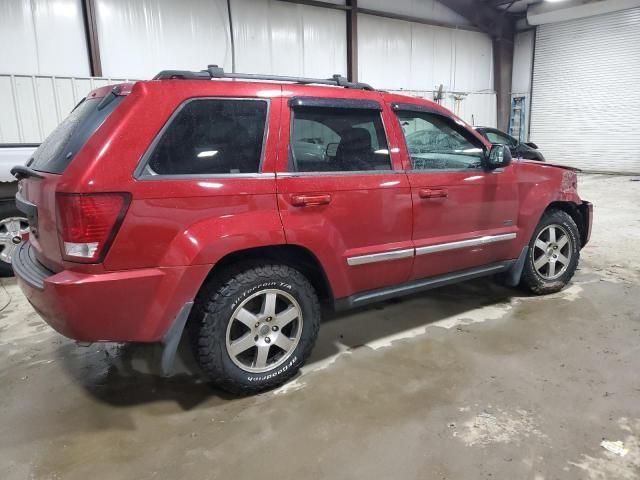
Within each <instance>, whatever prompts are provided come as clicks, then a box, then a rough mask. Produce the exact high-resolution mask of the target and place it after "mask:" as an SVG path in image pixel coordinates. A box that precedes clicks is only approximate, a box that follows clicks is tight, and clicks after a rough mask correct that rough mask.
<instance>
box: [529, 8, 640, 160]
mask: <svg viewBox="0 0 640 480" xmlns="http://www.w3.org/2000/svg"><path fill="white" fill-rule="evenodd" d="M530 139H531V141H532V142H535V143H536V144H538V146H539V147H540V149H541V151H542V152H543V153H544V155H545V157H547V159H548V160H549V161H551V162H557V163H563V164H566V165H571V166H575V167H579V168H583V169H585V170H593V171H606V172H633V173H640V8H633V9H628V10H622V11H619V12H615V13H609V14H606V15H599V16H595V17H589V18H584V19H579V20H571V21H567V22H561V23H554V24H548V25H541V26H539V27H538V29H537V33H536V46H535V60H534V72H533V91H532V107H531V135H530Z"/></svg>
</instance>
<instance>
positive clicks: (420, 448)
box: [0, 176, 640, 480]
mask: <svg viewBox="0 0 640 480" xmlns="http://www.w3.org/2000/svg"><path fill="white" fill-rule="evenodd" d="M579 187H580V191H581V193H582V195H583V197H584V198H586V199H589V200H591V201H593V202H594V203H595V205H596V218H595V224H594V232H593V237H592V243H591V244H590V245H589V246H588V248H586V250H584V252H583V257H582V262H581V267H580V270H579V271H578V273H577V275H576V277H575V279H574V281H573V283H572V284H571V285H570V286H569V287H568V288H567V289H565V290H564V291H563V292H561V293H559V294H555V295H551V296H548V297H544V298H540V297H528V296H526V295H523V294H522V293H520V292H518V291H514V290H509V289H505V288H502V287H499V286H497V285H494V284H492V283H491V282H488V281H486V280H485V281H476V282H470V283H466V284H462V285H459V286H455V287H449V288H443V289H440V290H436V291H432V292H430V293H428V294H423V295H416V296H413V297H408V298H405V299H402V300H400V301H395V302H388V303H385V304H382V305H379V306H376V307H372V308H369V309H362V310H359V311H356V312H351V313H349V314H346V315H340V316H334V317H333V318H329V319H327V321H326V322H325V323H324V324H323V327H322V328H321V330H320V339H319V341H318V344H317V346H316V349H315V352H314V354H313V357H312V359H311V363H310V364H309V365H308V366H307V367H305V368H304V370H303V373H302V374H301V375H299V376H298V377H297V378H296V379H295V380H294V381H292V382H290V383H289V384H287V385H285V386H284V387H281V388H280V389H278V390H276V391H273V392H270V393H266V394H263V395H259V396H254V397H250V398H241V399H237V398H232V397H229V396H228V395H225V394H221V393H219V392H217V391H213V390H211V389H210V387H208V386H207V385H206V384H204V383H202V382H200V381H198V379H197V376H194V375H193V374H192V373H189V372H190V371H192V368H191V367H190V362H189V361H188V356H186V355H185V358H187V361H186V366H185V367H184V368H183V369H182V373H179V374H177V375H176V376H174V377H172V378H169V379H163V378H160V377H158V376H157V375H155V374H152V373H149V372H150V370H149V369H148V368H147V366H146V364H148V363H149V362H148V359H149V357H150V356H152V354H154V352H153V351H149V349H148V348H141V347H131V346H126V347H123V346H107V347H106V348H105V346H104V345H93V346H91V347H88V348H81V347H78V346H76V345H75V344H74V343H73V342H71V341H69V340H67V339H65V338H63V337H61V336H59V335H57V334H56V333H55V332H53V331H52V330H50V329H49V328H48V327H47V326H46V325H45V324H44V323H43V322H42V321H41V320H40V319H39V318H38V316H37V315H36V314H35V313H34V312H33V310H32V309H31V308H30V307H29V306H28V304H27V303H26V302H25V300H24V299H23V297H22V296H21V294H20V292H19V290H18V289H17V287H16V285H15V283H14V281H13V280H4V281H3V282H2V287H3V288H2V289H1V290H0V306H2V305H4V308H3V309H2V312H1V314H0V315H1V317H0V478H1V479H5V480H9V479H26V478H35V479H60V478H64V479H82V480H84V479H86V478H108V479H130V478H131V479H134V478H135V479H147V478H163V479H165V478H166V479H178V478H185V479H186V478H198V479H214V478H220V479H229V478H230V479H244V478H268V479H270V478H282V479H288V478H304V479H316V478H332V479H362V478H375V479H377V478H397V479H414V478H415V479H478V478H494V479H496V478H497V479H536V480H541V479H558V478H562V479H574V478H576V479H578V478H579V479H624V480H628V479H635V478H640V358H639V355H640V313H639V310H640V283H639V281H638V280H639V278H640V243H639V242H640V215H639V214H638V211H639V210H638V205H639V204H640V182H633V181H632V178H630V177H606V176H582V177H581V178H580V183H579ZM603 440H608V441H621V442H622V443H623V448H624V449H626V454H625V455H623V456H621V455H618V454H616V453H612V452H609V451H608V450H606V449H605V448H603V447H602V446H601V442H602V441H603Z"/></svg>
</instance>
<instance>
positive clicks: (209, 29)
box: [0, 0, 495, 143]
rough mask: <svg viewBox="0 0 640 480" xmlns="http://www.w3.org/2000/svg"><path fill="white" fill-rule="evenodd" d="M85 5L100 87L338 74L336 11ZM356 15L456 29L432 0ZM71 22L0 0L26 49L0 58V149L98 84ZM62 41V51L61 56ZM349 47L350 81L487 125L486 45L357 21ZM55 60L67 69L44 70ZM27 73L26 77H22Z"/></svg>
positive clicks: (43, 2) (47, 1)
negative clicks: (431, 102)
mask: <svg viewBox="0 0 640 480" xmlns="http://www.w3.org/2000/svg"><path fill="white" fill-rule="evenodd" d="M95 1H96V18H97V24H98V37H99V41H100V53H101V61H102V67H103V73H104V75H105V76H106V77H111V78H114V77H115V78H135V79H142V78H151V77H152V76H153V75H155V74H156V73H157V72H158V71H160V70H163V69H190V70H199V69H201V68H204V67H205V66H206V65H207V64H209V63H217V64H219V65H221V66H223V67H224V68H225V69H226V70H227V71H231V69H232V64H233V60H234V59H235V67H236V71H238V72H250V73H272V74H282V75H297V76H309V77H329V76H331V75H333V74H334V73H340V74H342V75H345V76H346V73H347V45H346V13H345V12H344V11H340V10H332V9H326V8H320V7H313V6H306V5H296V4H292V3H287V2H281V1H276V0H231V1H230V5H231V9H230V10H231V11H230V12H229V10H228V9H227V0H207V1H202V0H184V1H180V2H176V1H173V0H137V1H131V0H95ZM331 3H336V4H344V0H331ZM360 6H361V7H363V8H372V9H378V10H386V11H392V12H395V13H404V14H409V15H413V16H416V17H420V18H424V19H427V20H433V21H439V22H447V23H451V24H454V25H464V24H467V23H468V22H467V21H466V20H465V19H463V18H462V17H460V16H458V15H457V14H455V13H454V12H453V11H451V10H449V9H448V8H446V7H444V6H443V5H442V4H440V3H438V2H437V1H435V0H396V1H394V2H393V4H390V3H389V2H382V1H381V0H361V1H360ZM80 12H81V10H80V0H55V1H54V0H0V26H2V27H3V28H5V27H8V26H10V25H11V29H10V30H6V29H5V30H2V29H0V42H2V43H4V44H13V43H14V40H12V35H15V36H16V38H22V37H20V35H22V36H24V37H25V38H26V37H29V38H36V39H37V41H36V42H35V43H34V44H33V45H31V46H30V47H29V49H28V51H27V50H25V51H24V52H22V53H21V54H22V55H24V56H25V59H23V61H18V60H17V59H16V58H14V57H15V55H14V54H10V55H9V54H7V53H6V51H5V50H8V49H3V50H2V51H0V74H8V75H2V76H0V88H2V91H1V92H0V106H2V108H0V142H2V143H20V142H39V141H41V140H42V139H43V138H44V137H45V136H46V135H47V134H48V133H49V132H50V131H51V130H52V128H53V127H54V126H55V125H56V124H57V123H58V122H59V121H60V120H61V119H62V118H63V117H64V116H65V115H66V113H68V111H69V110H70V109H71V108H72V107H73V105H75V103H76V102H77V101H78V100H79V99H80V98H82V95H84V94H86V93H87V92H88V91H89V90H90V89H91V82H93V85H100V84H103V83H104V81H103V80H102V79H94V80H90V79H89V78H87V77H88V61H87V52H86V47H85V40H84V27H83V25H82V17H81V15H80ZM229 14H230V15H229ZM229 17H231V19H232V25H233V29H231V28H230V24H229ZM231 30H233V48H232V37H231V35H232V34H231ZM34 31H35V32H36V34H35V35H34V34H33V32H34ZM25 32H26V33H25ZM54 33H58V34H59V35H60V39H59V41H60V42H61V44H60V45H61V48H59V49H56V48H55V47H53V46H55V45H56V42H55V41H54V40H56V39H54V38H53V37H52V36H53V34H54ZM78 36H80V37H81V38H77V37H78ZM25 41H26V40H25ZM70 42H71V43H73V45H74V48H72V49H70V50H67V49H66V46H67V44H69V43H70ZM358 42H359V62H358V68H359V80H361V81H364V82H368V83H371V84H372V85H373V86H375V87H377V88H380V89H393V90H401V91H403V92H404V93H410V92H416V93H415V94H417V95H419V96H424V97H426V98H433V95H432V93H431V91H432V90H434V89H437V88H438V86H439V85H440V84H442V85H443V86H444V89H445V99H444V105H445V106H449V104H450V106H451V108H452V110H456V111H457V112H458V113H459V114H460V116H462V117H463V118H464V119H465V120H467V121H468V122H470V123H472V122H474V121H475V123H476V124H484V125H488V126H493V125H495V94H494V93H493V67H492V45H491V40H490V38H489V37H488V36H487V35H485V34H483V33H479V32H474V31H468V30H461V29H456V28H444V27H435V26H429V25H424V24H419V23H410V22H405V21H399V20H391V19H388V18H381V17H375V16H371V15H364V14H361V15H359V28H358ZM78 45H80V46H81V47H82V49H83V50H82V51H81V52H80V51H78V48H79V47H78ZM232 52H235V55H233V56H232ZM27 57H28V58H27ZM67 57H69V58H70V59H68V58H67ZM232 57H235V58H232ZM58 58H60V59H63V58H64V59H66V60H65V61H67V63H64V62H62V63H61V64H60V65H58V67H59V68H57V69H56V68H53V67H54V66H56V65H57V59H58ZM50 67H51V68H52V69H51V68H50ZM76 72H78V73H76ZM11 74H13V75H11ZM16 74H27V75H16ZM34 74H35V75H38V76H37V77H31V76H29V75H34ZM45 75H61V76H64V77H75V78H62V77H51V76H45ZM71 92H72V93H73V95H75V97H74V96H73V95H72V93H71ZM453 92H455V98H454V93H453ZM456 98H457V99H458V100H456Z"/></svg>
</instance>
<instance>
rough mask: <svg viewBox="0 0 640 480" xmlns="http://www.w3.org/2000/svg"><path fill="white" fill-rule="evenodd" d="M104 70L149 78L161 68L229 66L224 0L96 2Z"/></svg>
mask: <svg viewBox="0 0 640 480" xmlns="http://www.w3.org/2000/svg"><path fill="white" fill-rule="evenodd" d="M96 10H97V14H96V16H97V23H98V38H99V41H100V56H101V60H102V71H103V74H104V75H106V76H121V77H133V78H151V77H153V76H154V75H155V74H156V73H158V72H159V71H160V70H167V69H180V70H202V69H203V68H206V66H207V65H208V64H218V65H220V66H222V67H224V68H225V69H226V70H231V38H230V34H229V21H228V12H227V3H226V1H225V0H183V1H174V0H136V1H132V0H96Z"/></svg>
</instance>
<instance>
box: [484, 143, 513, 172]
mask: <svg viewBox="0 0 640 480" xmlns="http://www.w3.org/2000/svg"><path fill="white" fill-rule="evenodd" d="M484 160H485V161H484V166H485V168H486V169H487V170H495V169H496V168H503V167H506V166H507V165H509V164H510V163H511V150H509V147H507V146H506V145H500V144H497V145H492V146H491V150H489V154H488V155H485V157H484Z"/></svg>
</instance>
